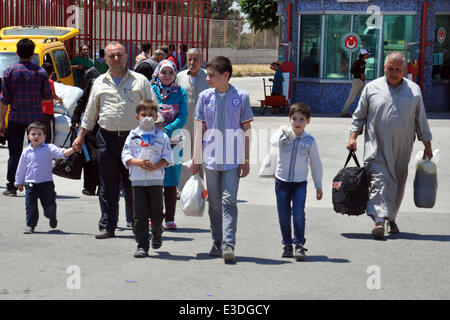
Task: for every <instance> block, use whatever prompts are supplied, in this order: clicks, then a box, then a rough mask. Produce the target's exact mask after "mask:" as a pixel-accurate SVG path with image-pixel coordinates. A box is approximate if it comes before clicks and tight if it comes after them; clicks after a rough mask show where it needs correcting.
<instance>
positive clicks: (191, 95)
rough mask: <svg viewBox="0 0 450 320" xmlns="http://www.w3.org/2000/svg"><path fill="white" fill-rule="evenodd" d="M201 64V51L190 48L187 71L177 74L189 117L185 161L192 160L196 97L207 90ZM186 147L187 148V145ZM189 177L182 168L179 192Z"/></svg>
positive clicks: (185, 127)
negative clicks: (184, 95)
mask: <svg viewBox="0 0 450 320" xmlns="http://www.w3.org/2000/svg"><path fill="white" fill-rule="evenodd" d="M202 63H203V57H202V51H201V50H200V49H197V48H191V49H189V50H188V52H187V66H188V69H187V70H184V71H181V72H179V73H178V74H177V83H178V85H179V86H180V87H183V88H184V89H185V90H186V93H187V97H188V110H189V115H188V119H187V121H186V125H185V126H184V129H186V130H187V131H188V132H189V136H190V139H186V140H185V142H186V143H189V142H190V150H191V155H188V154H186V158H187V159H190V158H192V152H193V148H194V141H193V137H194V110H195V106H196V105H197V100H198V96H199V94H200V92H202V91H203V90H206V89H208V88H209V86H208V82H206V71H205V70H204V69H202V68H201V65H202ZM186 147H188V148H189V146H188V145H186ZM191 176H192V174H191V172H190V171H189V169H187V168H186V167H184V166H183V167H182V169H181V174H180V184H179V185H178V190H179V191H180V192H181V190H183V187H184V185H185V183H186V181H187V180H188V179H189V178H190V177H191ZM200 176H202V172H200Z"/></svg>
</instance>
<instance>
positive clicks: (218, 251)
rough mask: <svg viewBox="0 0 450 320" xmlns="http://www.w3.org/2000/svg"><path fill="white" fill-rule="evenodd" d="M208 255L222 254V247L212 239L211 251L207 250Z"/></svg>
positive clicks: (217, 255) (216, 255)
mask: <svg viewBox="0 0 450 320" xmlns="http://www.w3.org/2000/svg"><path fill="white" fill-rule="evenodd" d="M209 256H210V257H221V256H222V248H221V244H220V242H216V241H214V243H213V245H212V248H211V251H209Z"/></svg>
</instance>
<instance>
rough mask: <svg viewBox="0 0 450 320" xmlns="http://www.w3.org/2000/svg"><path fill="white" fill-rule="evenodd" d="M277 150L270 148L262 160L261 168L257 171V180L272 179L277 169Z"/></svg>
mask: <svg viewBox="0 0 450 320" xmlns="http://www.w3.org/2000/svg"><path fill="white" fill-rule="evenodd" d="M277 158H278V148H276V147H274V146H272V147H271V148H270V152H269V154H268V155H266V157H265V158H264V160H263V163H262V165H261V168H260V169H259V174H258V177H259V178H274V177H275V170H276V168H277Z"/></svg>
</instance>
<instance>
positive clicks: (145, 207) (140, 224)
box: [133, 186, 164, 251]
mask: <svg viewBox="0 0 450 320" xmlns="http://www.w3.org/2000/svg"><path fill="white" fill-rule="evenodd" d="M133 206H134V236H135V239H136V242H137V247H138V248H143V249H144V250H146V251H148V249H149V241H148V219H149V218H150V219H151V221H152V236H153V237H156V238H161V236H162V222H163V219H164V214H163V188H162V186H149V187H138V186H135V187H133Z"/></svg>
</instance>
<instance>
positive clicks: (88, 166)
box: [83, 128, 98, 193]
mask: <svg viewBox="0 0 450 320" xmlns="http://www.w3.org/2000/svg"><path fill="white" fill-rule="evenodd" d="M97 131H98V128H94V130H92V131H89V132H88V133H87V135H86V138H85V140H84V143H85V144H86V147H87V149H88V152H89V157H90V158H91V161H88V162H85V163H84V164H83V188H84V189H86V190H88V191H91V192H92V193H95V191H96V190H97V186H98V166H97V141H96V136H97Z"/></svg>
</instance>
